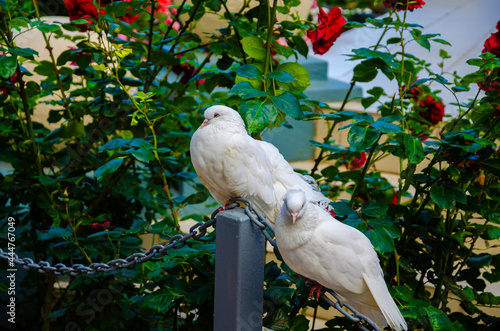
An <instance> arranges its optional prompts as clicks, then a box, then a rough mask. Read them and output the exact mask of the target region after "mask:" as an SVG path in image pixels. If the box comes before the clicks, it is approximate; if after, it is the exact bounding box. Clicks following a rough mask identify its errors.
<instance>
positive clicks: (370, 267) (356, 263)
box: [315, 211, 407, 330]
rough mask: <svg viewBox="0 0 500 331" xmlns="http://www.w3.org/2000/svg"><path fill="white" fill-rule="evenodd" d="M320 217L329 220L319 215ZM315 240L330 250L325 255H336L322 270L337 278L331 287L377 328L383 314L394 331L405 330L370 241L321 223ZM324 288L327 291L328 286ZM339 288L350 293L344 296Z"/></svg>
mask: <svg viewBox="0 0 500 331" xmlns="http://www.w3.org/2000/svg"><path fill="white" fill-rule="evenodd" d="M321 214H322V215H323V217H328V216H329V215H328V214H327V213H323V212H322V211H321ZM315 238H316V239H317V240H321V241H323V245H324V246H325V248H327V247H330V250H329V251H325V253H326V254H329V253H332V252H333V251H335V257H336V259H335V260H333V259H332V261H331V262H330V263H329V264H327V265H325V266H323V267H324V268H325V270H327V271H330V272H329V275H330V276H331V277H336V279H334V280H333V282H334V283H335V284H331V287H332V288H333V289H338V291H339V293H341V294H342V295H344V296H345V297H346V298H347V299H348V300H349V299H350V300H351V302H355V305H356V306H357V307H359V309H360V312H361V313H367V314H369V315H370V317H371V318H373V319H374V320H375V321H376V323H378V324H379V325H384V324H385V323H383V320H384V318H382V315H380V312H382V314H383V317H385V320H386V321H387V322H388V324H389V325H390V326H391V327H392V328H393V329H394V330H406V329H407V325H406V322H405V320H404V318H403V316H402V315H401V313H400V311H399V309H398V307H397V306H396V303H395V302H394V299H393V298H392V297H391V295H390V293H389V290H388V289H387V285H386V284H385V281H384V275H383V272H382V269H381V268H380V261H379V259H378V256H377V253H376V252H375V250H374V248H373V245H372V244H371V242H370V240H369V239H368V238H367V237H366V236H365V235H364V234H363V233H361V232H360V231H358V230H356V229H354V228H352V227H350V226H348V225H346V224H343V223H340V222H338V221H333V222H332V221H324V222H321V223H320V224H319V226H318V227H317V229H316V236H315ZM337 283H340V284H337ZM324 285H326V286H327V287H330V285H328V283H324ZM339 285H341V287H344V289H345V290H347V291H349V292H352V293H349V294H346V293H345V292H343V291H344V290H341V289H340V288H341V287H338V286H339ZM356 294H361V295H356ZM377 307H378V308H377ZM377 310H378V311H377Z"/></svg>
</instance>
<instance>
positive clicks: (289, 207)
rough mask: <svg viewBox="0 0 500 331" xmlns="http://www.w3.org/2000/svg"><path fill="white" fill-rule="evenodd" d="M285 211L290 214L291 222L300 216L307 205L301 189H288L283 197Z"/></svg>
mask: <svg viewBox="0 0 500 331" xmlns="http://www.w3.org/2000/svg"><path fill="white" fill-rule="evenodd" d="M283 205H284V208H285V211H286V212H288V214H290V218H291V219H292V222H293V224H295V221H296V220H297V218H298V217H300V216H302V215H303V214H304V213H305V211H306V207H307V200H306V194H305V193H304V191H302V190H290V191H288V192H287V194H285V197H284V198H283Z"/></svg>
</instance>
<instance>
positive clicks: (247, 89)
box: [231, 81, 267, 99]
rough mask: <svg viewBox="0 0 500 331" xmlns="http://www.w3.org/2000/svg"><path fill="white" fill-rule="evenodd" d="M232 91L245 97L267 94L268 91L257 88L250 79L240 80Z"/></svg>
mask: <svg viewBox="0 0 500 331" xmlns="http://www.w3.org/2000/svg"><path fill="white" fill-rule="evenodd" d="M231 92H233V93H234V94H236V95H238V96H239V97H240V98H243V99H251V98H255V97H265V96H267V93H266V92H264V91H261V90H258V89H256V88H255V87H253V86H252V84H250V82H248V81H243V82H239V83H238V84H236V85H234V86H233V88H232V89H231Z"/></svg>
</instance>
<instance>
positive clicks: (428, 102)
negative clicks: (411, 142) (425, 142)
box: [407, 86, 444, 138]
mask: <svg viewBox="0 0 500 331" xmlns="http://www.w3.org/2000/svg"><path fill="white" fill-rule="evenodd" d="M407 96H408V97H409V98H410V99H411V100H412V101H413V103H414V104H415V107H414V110H415V112H416V113H417V114H418V115H420V116H421V117H422V118H424V119H425V120H426V121H427V122H429V123H430V124H432V125H437V124H439V122H441V121H442V120H443V117H444V104H443V101H442V100H441V99H440V98H438V97H436V96H435V95H433V94H429V92H427V93H426V92H425V91H424V89H423V88H422V87H421V86H415V87H413V88H412V89H411V90H410V91H409V92H408V95H407ZM424 138H426V137H425V136H424Z"/></svg>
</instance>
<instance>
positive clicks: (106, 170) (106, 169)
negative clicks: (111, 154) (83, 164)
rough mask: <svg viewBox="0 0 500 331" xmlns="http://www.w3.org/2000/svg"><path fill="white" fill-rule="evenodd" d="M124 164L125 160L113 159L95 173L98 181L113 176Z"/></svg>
mask: <svg viewBox="0 0 500 331" xmlns="http://www.w3.org/2000/svg"><path fill="white" fill-rule="evenodd" d="M122 163H123V158H122V157H120V158H117V159H113V160H111V161H109V162H107V163H105V164H104V165H103V166H101V167H99V168H98V169H97V170H96V171H95V173H94V176H95V177H96V178H97V180H100V179H101V178H103V177H105V176H107V175H110V174H112V173H113V172H115V171H116V170H117V169H118V168H119V167H120V166H121V165H122Z"/></svg>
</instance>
